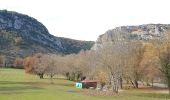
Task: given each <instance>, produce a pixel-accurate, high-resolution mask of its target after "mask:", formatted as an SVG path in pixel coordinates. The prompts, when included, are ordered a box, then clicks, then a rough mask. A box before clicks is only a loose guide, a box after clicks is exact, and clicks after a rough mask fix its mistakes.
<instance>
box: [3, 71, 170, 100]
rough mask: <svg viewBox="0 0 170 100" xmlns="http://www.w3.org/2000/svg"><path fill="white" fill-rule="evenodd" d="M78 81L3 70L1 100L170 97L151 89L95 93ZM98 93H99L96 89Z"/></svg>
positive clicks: (163, 99)
mask: <svg viewBox="0 0 170 100" xmlns="http://www.w3.org/2000/svg"><path fill="white" fill-rule="evenodd" d="M74 84H75V83H74V82H71V81H67V80H65V79H61V78H60V79H57V78H56V79H55V80H54V84H51V81H50V80H49V79H47V78H46V79H42V80H40V79H39V78H38V77H37V76H34V75H29V74H25V72H24V70H20V69H0V100H170V96H168V94H163V93H162V94H161V93H154V92H147V90H142V89H139V90H126V91H123V92H121V93H119V94H118V95H115V96H91V95H88V94H86V93H85V91H87V90H83V89H76V88H75V87H74ZM94 93H95V92H94Z"/></svg>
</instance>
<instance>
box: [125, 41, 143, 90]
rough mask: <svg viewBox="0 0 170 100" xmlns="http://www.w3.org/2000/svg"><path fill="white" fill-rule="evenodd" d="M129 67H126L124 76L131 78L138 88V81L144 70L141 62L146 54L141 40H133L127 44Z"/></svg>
mask: <svg viewBox="0 0 170 100" xmlns="http://www.w3.org/2000/svg"><path fill="white" fill-rule="evenodd" d="M127 46H128V47H127V48H128V49H127V55H126V57H128V58H126V59H127V67H125V71H124V72H125V73H124V76H126V78H128V79H129V80H130V82H131V83H132V85H133V87H134V88H138V81H139V80H140V79H141V77H142V74H143V72H144V70H143V69H145V68H143V66H142V65H141V62H142V60H143V55H144V52H145V51H144V47H143V44H142V43H141V42H138V41H132V42H130V43H128V45H127Z"/></svg>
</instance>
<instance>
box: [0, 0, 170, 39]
mask: <svg viewBox="0 0 170 100" xmlns="http://www.w3.org/2000/svg"><path fill="white" fill-rule="evenodd" d="M0 9H1V10H2V9H6V10H9V11H16V12H19V13H23V14H27V15H29V16H31V17H34V18H35V19H37V20H38V21H40V22H41V23H43V24H44V25H45V26H46V27H47V29H48V30H49V32H50V34H53V35H55V36H59V37H67V38H72V39H77V40H91V41H95V40H97V38H98V36H99V35H101V34H104V33H105V32H106V31H107V30H109V29H113V28H115V27H119V26H124V25H140V24H150V23H154V24H158V23H161V24H170V0H0Z"/></svg>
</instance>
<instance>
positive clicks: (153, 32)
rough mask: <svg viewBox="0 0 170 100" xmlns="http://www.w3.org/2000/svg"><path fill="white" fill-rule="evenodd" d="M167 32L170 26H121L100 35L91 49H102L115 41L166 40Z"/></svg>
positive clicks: (169, 30)
mask: <svg viewBox="0 0 170 100" xmlns="http://www.w3.org/2000/svg"><path fill="white" fill-rule="evenodd" d="M167 32H170V24H144V25H137V26H121V27H116V28H114V29H112V30H108V31H107V32H106V33H104V34H102V35H100V36H99V37H98V39H97V41H96V42H95V44H94V46H93V47H92V49H98V48H101V47H103V45H105V44H107V43H111V42H114V41H115V40H117V39H125V40H137V41H143V42H147V41H150V40H156V39H157V40H164V39H167V37H168V36H167V35H168V34H167Z"/></svg>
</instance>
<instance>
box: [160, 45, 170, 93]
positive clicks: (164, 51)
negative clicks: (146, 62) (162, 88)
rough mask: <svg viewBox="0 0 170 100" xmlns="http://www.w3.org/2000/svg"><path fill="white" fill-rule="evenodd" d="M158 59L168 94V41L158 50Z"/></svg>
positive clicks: (169, 69)
mask: <svg viewBox="0 0 170 100" xmlns="http://www.w3.org/2000/svg"><path fill="white" fill-rule="evenodd" d="M159 59H160V65H161V67H160V71H161V72H162V74H163V76H164V78H165V81H166V83H167V85H168V89H169V94H170V44H169V43H168V42H167V43H165V44H163V45H162V47H161V49H160V51H159Z"/></svg>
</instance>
